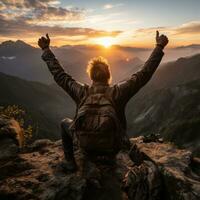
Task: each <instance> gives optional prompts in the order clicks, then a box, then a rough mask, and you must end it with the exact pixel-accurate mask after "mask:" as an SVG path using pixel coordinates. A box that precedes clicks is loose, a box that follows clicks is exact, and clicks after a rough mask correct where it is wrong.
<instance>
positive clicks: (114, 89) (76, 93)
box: [42, 46, 164, 131]
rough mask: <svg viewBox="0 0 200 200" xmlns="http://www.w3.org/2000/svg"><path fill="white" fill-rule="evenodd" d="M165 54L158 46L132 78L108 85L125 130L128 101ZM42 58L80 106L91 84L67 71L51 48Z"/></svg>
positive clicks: (147, 79)
mask: <svg viewBox="0 0 200 200" xmlns="http://www.w3.org/2000/svg"><path fill="white" fill-rule="evenodd" d="M163 55H164V53H163V51H162V48H161V47H159V46H157V47H156V48H155V49H154V50H153V52H152V54H151V56H150V57H149V59H148V60H147V61H146V63H145V64H144V66H143V67H142V69H141V70H140V71H138V72H136V73H134V74H132V75H131V76H130V78H128V79H127V80H125V81H123V82H120V83H117V84H115V85H112V86H111V85H106V86H107V87H108V88H109V90H110V92H109V94H110V97H111V98H112V100H113V102H115V106H116V109H117V110H116V111H117V113H118V117H119V119H120V121H121V122H122V127H123V129H124V131H126V117H125V107H126V104H127V102H128V101H129V100H130V98H131V97H133V96H134V95H135V94H136V93H137V92H138V91H139V90H140V88H142V87H143V86H144V85H145V84H146V83H147V82H148V81H149V80H150V78H151V77H152V75H153V73H154V72H155V70H156V69H157V67H158V65H159V64H160V62H161V59H162V57H163ZM42 59H43V60H44V61H45V62H46V64H47V66H48V68H49V70H50V72H51V74H52V75H53V77H54V79H55V81H56V83H57V84H58V85H59V86H60V87H62V88H63V89H64V90H65V91H66V92H67V93H68V94H69V95H70V96H71V98H72V99H73V100H74V101H75V103H76V105H77V108H78V107H79V104H80V103H81V100H82V99H83V98H84V97H85V95H87V92H88V88H89V86H88V85H86V84H81V83H79V82H77V81H76V80H74V79H73V78H72V77H71V76H70V75H69V74H68V73H67V72H65V71H64V69H63V68H62V66H61V64H60V63H59V62H58V60H57V59H56V57H55V56H54V54H53V53H52V51H51V50H49V49H48V50H46V51H44V53H43V55H42ZM93 86H97V87H98V86H101V84H99V83H96V84H95V85H94V84H93V85H92V86H91V87H93ZM104 86H105V85H104Z"/></svg>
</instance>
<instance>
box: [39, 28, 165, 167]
mask: <svg viewBox="0 0 200 200" xmlns="http://www.w3.org/2000/svg"><path fill="white" fill-rule="evenodd" d="M167 43H168V38H167V37H166V36H165V35H161V36H160V35H159V32H158V31H157V33H156V47H155V49H154V50H153V52H152V54H151V56H150V58H149V59H148V60H147V62H146V63H145V64H144V66H143V67H142V69H141V70H140V71H138V72H136V73H134V74H132V75H131V77H130V78H129V79H127V80H126V81H123V82H120V83H118V84H115V85H110V82H111V72H110V66H109V64H108V62H107V61H106V59H104V58H102V57H97V58H94V59H92V60H91V61H90V62H89V64H88V66H87V72H88V74H89V77H90V79H91V80H92V84H91V86H88V85H86V84H84V85H83V84H81V83H79V82H77V81H76V80H74V79H73V78H72V77H71V76H70V75H69V74H68V73H67V72H65V71H64V69H63V68H62V66H61V65H60V63H59V62H58V60H57V59H56V57H55V56H54V54H53V53H52V51H51V50H50V48H49V45H50V38H49V36H48V34H46V37H41V38H40V39H39V40H38V45H39V46H40V48H41V49H42V50H43V55H42V58H43V60H44V61H45V62H46V64H47V66H48V68H49V70H50V72H51V73H52V75H53V76H54V79H55V81H56V82H57V84H58V85H59V86H61V87H62V88H63V89H64V90H65V91H66V92H67V93H68V94H69V95H70V96H71V97H72V99H73V100H74V102H75V103H76V106H77V111H76V115H75V118H74V119H73V120H71V119H69V118H66V119H64V120H63V121H62V122H61V130H62V132H61V134H62V142H63V147H64V154H65V158H66V161H65V168H66V169H68V170H70V171H74V170H75V169H76V162H75V159H74V151H73V140H74V137H75V136H76V138H77V141H78V146H79V148H80V149H81V151H83V152H84V153H85V154H88V155H93V156H99V155H100V156H104V155H111V156H115V155H116V154H117V153H118V152H119V150H121V149H123V148H128V147H129V140H128V136H127V134H126V117H125V107H126V104H127V102H128V101H129V100H130V99H131V97H133V96H134V95H135V94H136V93H137V92H138V91H139V90H140V88H142V87H143V86H144V85H145V84H146V83H147V82H148V81H149V80H150V78H151V77H152V75H153V73H154V72H155V70H156V69H157V67H158V65H159V64H160V62H161V59H162V57H163V55H164V53H163V49H164V47H165V46H166V45H167ZM77 59H78V58H77Z"/></svg>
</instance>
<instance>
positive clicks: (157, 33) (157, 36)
mask: <svg viewBox="0 0 200 200" xmlns="http://www.w3.org/2000/svg"><path fill="white" fill-rule="evenodd" d="M158 38H159V31H156V39H158Z"/></svg>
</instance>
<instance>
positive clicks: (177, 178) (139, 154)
mask: <svg viewBox="0 0 200 200" xmlns="http://www.w3.org/2000/svg"><path fill="white" fill-rule="evenodd" d="M131 143H132V145H133V146H132V148H131V151H130V152H129V154H128V152H120V153H119V154H118V155H117V157H116V162H108V163H107V164H105V163H103V162H100V160H99V162H98V163H96V162H95V163H92V162H91V161H90V164H88V166H89V171H90V172H91V173H90V175H91V174H93V176H87V177H82V176H80V169H81V168H80V164H79V165H78V166H79V170H78V171H77V172H76V173H66V172H64V171H63V170H62V168H61V167H60V163H61V162H62V160H63V159H64V155H63V150H62V143H61V141H56V142H52V141H50V140H37V141H35V142H34V143H33V144H32V145H30V147H28V148H27V149H26V150H25V151H23V152H20V153H18V157H16V158H11V157H10V158H9V159H10V160H9V162H7V164H6V165H5V166H1V168H0V175H1V176H0V199H1V200H5V199H15V200H25V199H32V200H64V199H67V200H93V199H95V200H110V199H113V200H128V199H129V200H159V199H169V200H171V199H172V200H173V199H183V200H190V199H192V200H193V199H194V200H197V199H199V194H200V188H199V185H200V180H199V177H200V176H199V166H200V162H199V159H198V158H192V155H191V153H190V152H189V151H187V150H179V149H177V148H176V147H174V146H173V145H171V144H167V143H158V142H150V143H144V142H143V139H142V137H139V138H135V139H131ZM80 158H81V156H80V154H79V153H78V152H77V153H76V160H78V159H80Z"/></svg>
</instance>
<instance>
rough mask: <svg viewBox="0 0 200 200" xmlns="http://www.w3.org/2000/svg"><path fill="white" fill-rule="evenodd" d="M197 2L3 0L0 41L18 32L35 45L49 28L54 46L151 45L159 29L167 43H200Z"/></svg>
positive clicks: (9, 38)
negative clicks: (165, 36)
mask: <svg viewBox="0 0 200 200" xmlns="http://www.w3.org/2000/svg"><path fill="white" fill-rule="evenodd" d="M199 7H200V1H196V0H192V1H190V2H189V1H187V0H182V1H181V2H180V0H175V1H174V2H166V1H164V0H160V1H159V2H158V1H156V0H152V1H151V2H148V1H146V0H141V1H139V2H138V1H130V0H124V1H119V0H110V1H107V0H102V1H100V0H96V1H91V0H89V1H86V0H77V1H72V0H69V1H67V2H66V1H64V0H47V1H45V2H44V1H42V0H36V1H31V0H24V1H22V0H16V1H12V0H2V1H1V2H0V21H1V25H2V27H1V29H0V42H3V41H6V40H18V39H21V38H23V41H25V42H26V43H28V44H31V45H33V46H37V40H38V38H39V37H41V36H42V35H45V34H46V33H49V35H50V38H51V45H52V46H57V47H60V46H64V45H73V46H74V45H102V46H104V47H105V48H109V47H110V46H112V45H120V46H126V47H127V46H128V47H136V48H152V47H153V46H154V44H155V32H156V30H159V31H160V34H166V35H167V36H168V37H169V41H170V42H169V48H172V47H179V46H188V45H191V44H200V37H199V36H200V14H199V9H198V8H199ZM183 10H186V11H187V12H183ZM124 11H125V12H124ZM169 11H170V13H169Z"/></svg>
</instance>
